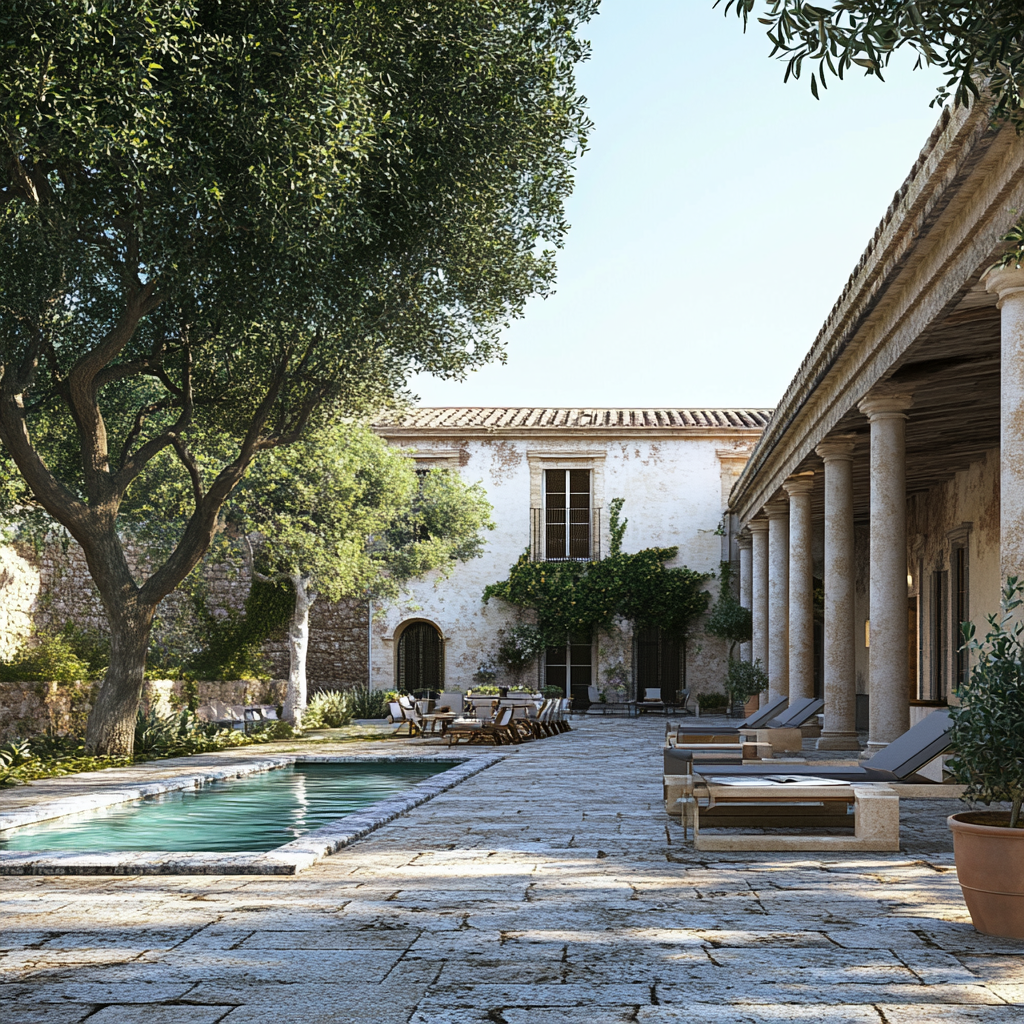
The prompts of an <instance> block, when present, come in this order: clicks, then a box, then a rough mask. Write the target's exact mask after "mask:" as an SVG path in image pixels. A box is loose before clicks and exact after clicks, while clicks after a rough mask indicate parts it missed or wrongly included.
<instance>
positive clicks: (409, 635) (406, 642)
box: [398, 622, 444, 693]
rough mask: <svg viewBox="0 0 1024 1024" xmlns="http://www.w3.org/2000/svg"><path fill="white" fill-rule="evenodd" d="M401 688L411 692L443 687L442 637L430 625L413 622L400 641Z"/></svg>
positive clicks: (438, 690) (439, 690)
mask: <svg viewBox="0 0 1024 1024" xmlns="http://www.w3.org/2000/svg"><path fill="white" fill-rule="evenodd" d="M398 688H399V690H404V691H406V692H409V693H416V692H418V691H420V690H429V691H432V692H436V693H440V692H441V690H442V689H443V688H444V664H443V645H442V641H441V634H440V633H439V632H438V631H437V630H436V629H435V628H434V627H433V626H432V625H431V624H430V623H429V622H414V623H413V624H412V625H411V626H407V627H406V628H405V629H404V630H403V631H402V635H401V636H400V637H399V639H398Z"/></svg>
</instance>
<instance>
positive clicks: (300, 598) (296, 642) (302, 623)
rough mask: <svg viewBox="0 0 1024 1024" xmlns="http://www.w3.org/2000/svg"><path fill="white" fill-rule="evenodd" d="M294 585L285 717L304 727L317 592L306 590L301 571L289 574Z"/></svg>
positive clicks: (306, 578) (296, 726) (305, 582)
mask: <svg viewBox="0 0 1024 1024" xmlns="http://www.w3.org/2000/svg"><path fill="white" fill-rule="evenodd" d="M290 579H291V581H292V586H293V587H294V588H295V610H294V611H293V612H292V621H291V623H290V625H289V626H288V695H287V697H286V698H285V702H284V717H285V720H286V721H288V722H291V724H292V725H293V726H294V727H295V728H296V729H300V728H302V714H303V712H304V711H305V710H306V651H307V650H308V649H309V609H310V607H311V606H312V604H313V602H314V601H315V600H316V596H317V595H316V592H315V591H312V590H309V589H307V588H308V586H309V577H308V576H300V575H298V574H296V575H294V576H292V577H290Z"/></svg>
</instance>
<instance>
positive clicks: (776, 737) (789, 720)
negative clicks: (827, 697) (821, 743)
mask: <svg viewBox="0 0 1024 1024" xmlns="http://www.w3.org/2000/svg"><path fill="white" fill-rule="evenodd" d="M824 706H825V702H824V701H823V700H820V699H818V698H816V697H804V698H802V699H800V700H797V701H795V702H794V703H792V704H790V705H789V707H788V708H787V709H786V711H784V712H783V713H782V714H780V715H779V716H778V717H777V718H773V719H772V720H771V721H770V722H768V724H767V725H765V726H762V727H760V728H754V729H741V730H740V735H741V736H742V737H743V738H744V739H751V740H757V741H758V742H759V743H770V744H771V747H772V751H773V752H775V753H780V754H795V753H799V752H800V750H801V749H802V747H803V742H804V732H803V730H802V729H801V726H803V724H804V722H807V721H809V720H810V719H814V718H815V717H816V716H817V715H818V713H819V712H820V711H821V709H822V708H824ZM809 735H820V730H819V729H818V728H817V723H815V726H814V729H813V732H811V733H809Z"/></svg>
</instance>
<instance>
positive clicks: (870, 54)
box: [716, 0, 1024, 130]
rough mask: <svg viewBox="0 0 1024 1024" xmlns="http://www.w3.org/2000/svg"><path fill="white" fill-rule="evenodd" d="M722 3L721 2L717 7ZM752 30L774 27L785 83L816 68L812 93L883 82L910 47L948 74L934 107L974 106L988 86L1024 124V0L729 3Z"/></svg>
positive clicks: (1002, 108)
mask: <svg viewBox="0 0 1024 1024" xmlns="http://www.w3.org/2000/svg"><path fill="white" fill-rule="evenodd" d="M718 2H721V0H718ZM716 6H717V5H716ZM725 11H726V13H729V12H730V11H732V12H734V13H736V14H737V15H739V16H740V18H741V19H742V21H743V25H744V28H746V26H747V24H748V22H749V19H750V17H751V16H752V15H753V16H756V17H757V20H758V22H759V23H760V24H761V25H764V26H765V28H766V29H767V33H768V38H769V40H770V41H771V43H772V45H773V46H774V49H773V50H772V56H773V57H775V56H779V57H781V58H782V59H784V60H785V62H786V80H787V81H788V80H789V78H790V77H793V78H799V77H800V75H801V72H802V71H803V70H804V67H805V65H807V66H809V67H810V68H811V92H812V93H813V94H814V95H815V96H816V97H817V96H818V87H819V85H820V86H821V87H822V88H825V87H827V84H828V78H829V77H830V76H835V77H838V78H842V77H843V75H844V74H845V73H846V72H848V71H852V70H854V69H855V68H858V69H861V70H862V71H863V73H864V74H867V75H876V76H877V77H878V78H882V76H883V72H884V70H885V68H886V67H887V66H888V65H889V62H890V60H891V59H892V56H893V54H894V53H895V52H896V51H897V50H899V49H900V48H906V49H909V50H911V51H913V52H914V53H916V54H917V64H918V66H922V65H925V64H929V65H934V66H936V67H938V68H941V69H942V71H943V72H944V73H945V76H946V82H945V83H944V84H943V85H942V86H941V87H940V88H939V91H938V95H937V96H936V98H935V100H934V102H935V103H945V102H946V101H947V100H948V99H949V98H950V97H952V98H953V101H954V102H955V103H956V104H957V105H959V106H969V105H970V104H971V103H972V102H973V101H974V100H975V99H977V98H978V97H979V96H980V95H981V92H980V90H981V89H982V88H987V90H988V92H989V93H990V94H991V97H992V99H993V109H992V116H993V119H994V120H1003V119H1009V120H1011V121H1012V122H1013V123H1015V124H1016V125H1017V127H1018V130H1019V129H1020V128H1022V127H1024V115H1022V113H1021V99H1022V87H1024V11H1022V8H1021V5H1020V3H1019V0H966V2H965V0H938V2H928V3H919V2H917V0H833V2H832V3H824V4H809V3H805V2H804V0H763V3H758V0H727V2H726V3H725Z"/></svg>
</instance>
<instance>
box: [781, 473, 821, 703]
mask: <svg viewBox="0 0 1024 1024" xmlns="http://www.w3.org/2000/svg"><path fill="white" fill-rule="evenodd" d="M782 486H783V489H784V490H785V492H786V493H787V494H788V495H789V699H790V700H791V701H794V700H800V699H801V698H803V697H813V696H814V556H813V553H812V551H811V491H812V490H813V489H814V478H813V475H804V474H801V475H800V476H794V477H790V478H789V479H788V480H787V481H786V482H785V483H784V484H783V485H782Z"/></svg>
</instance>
